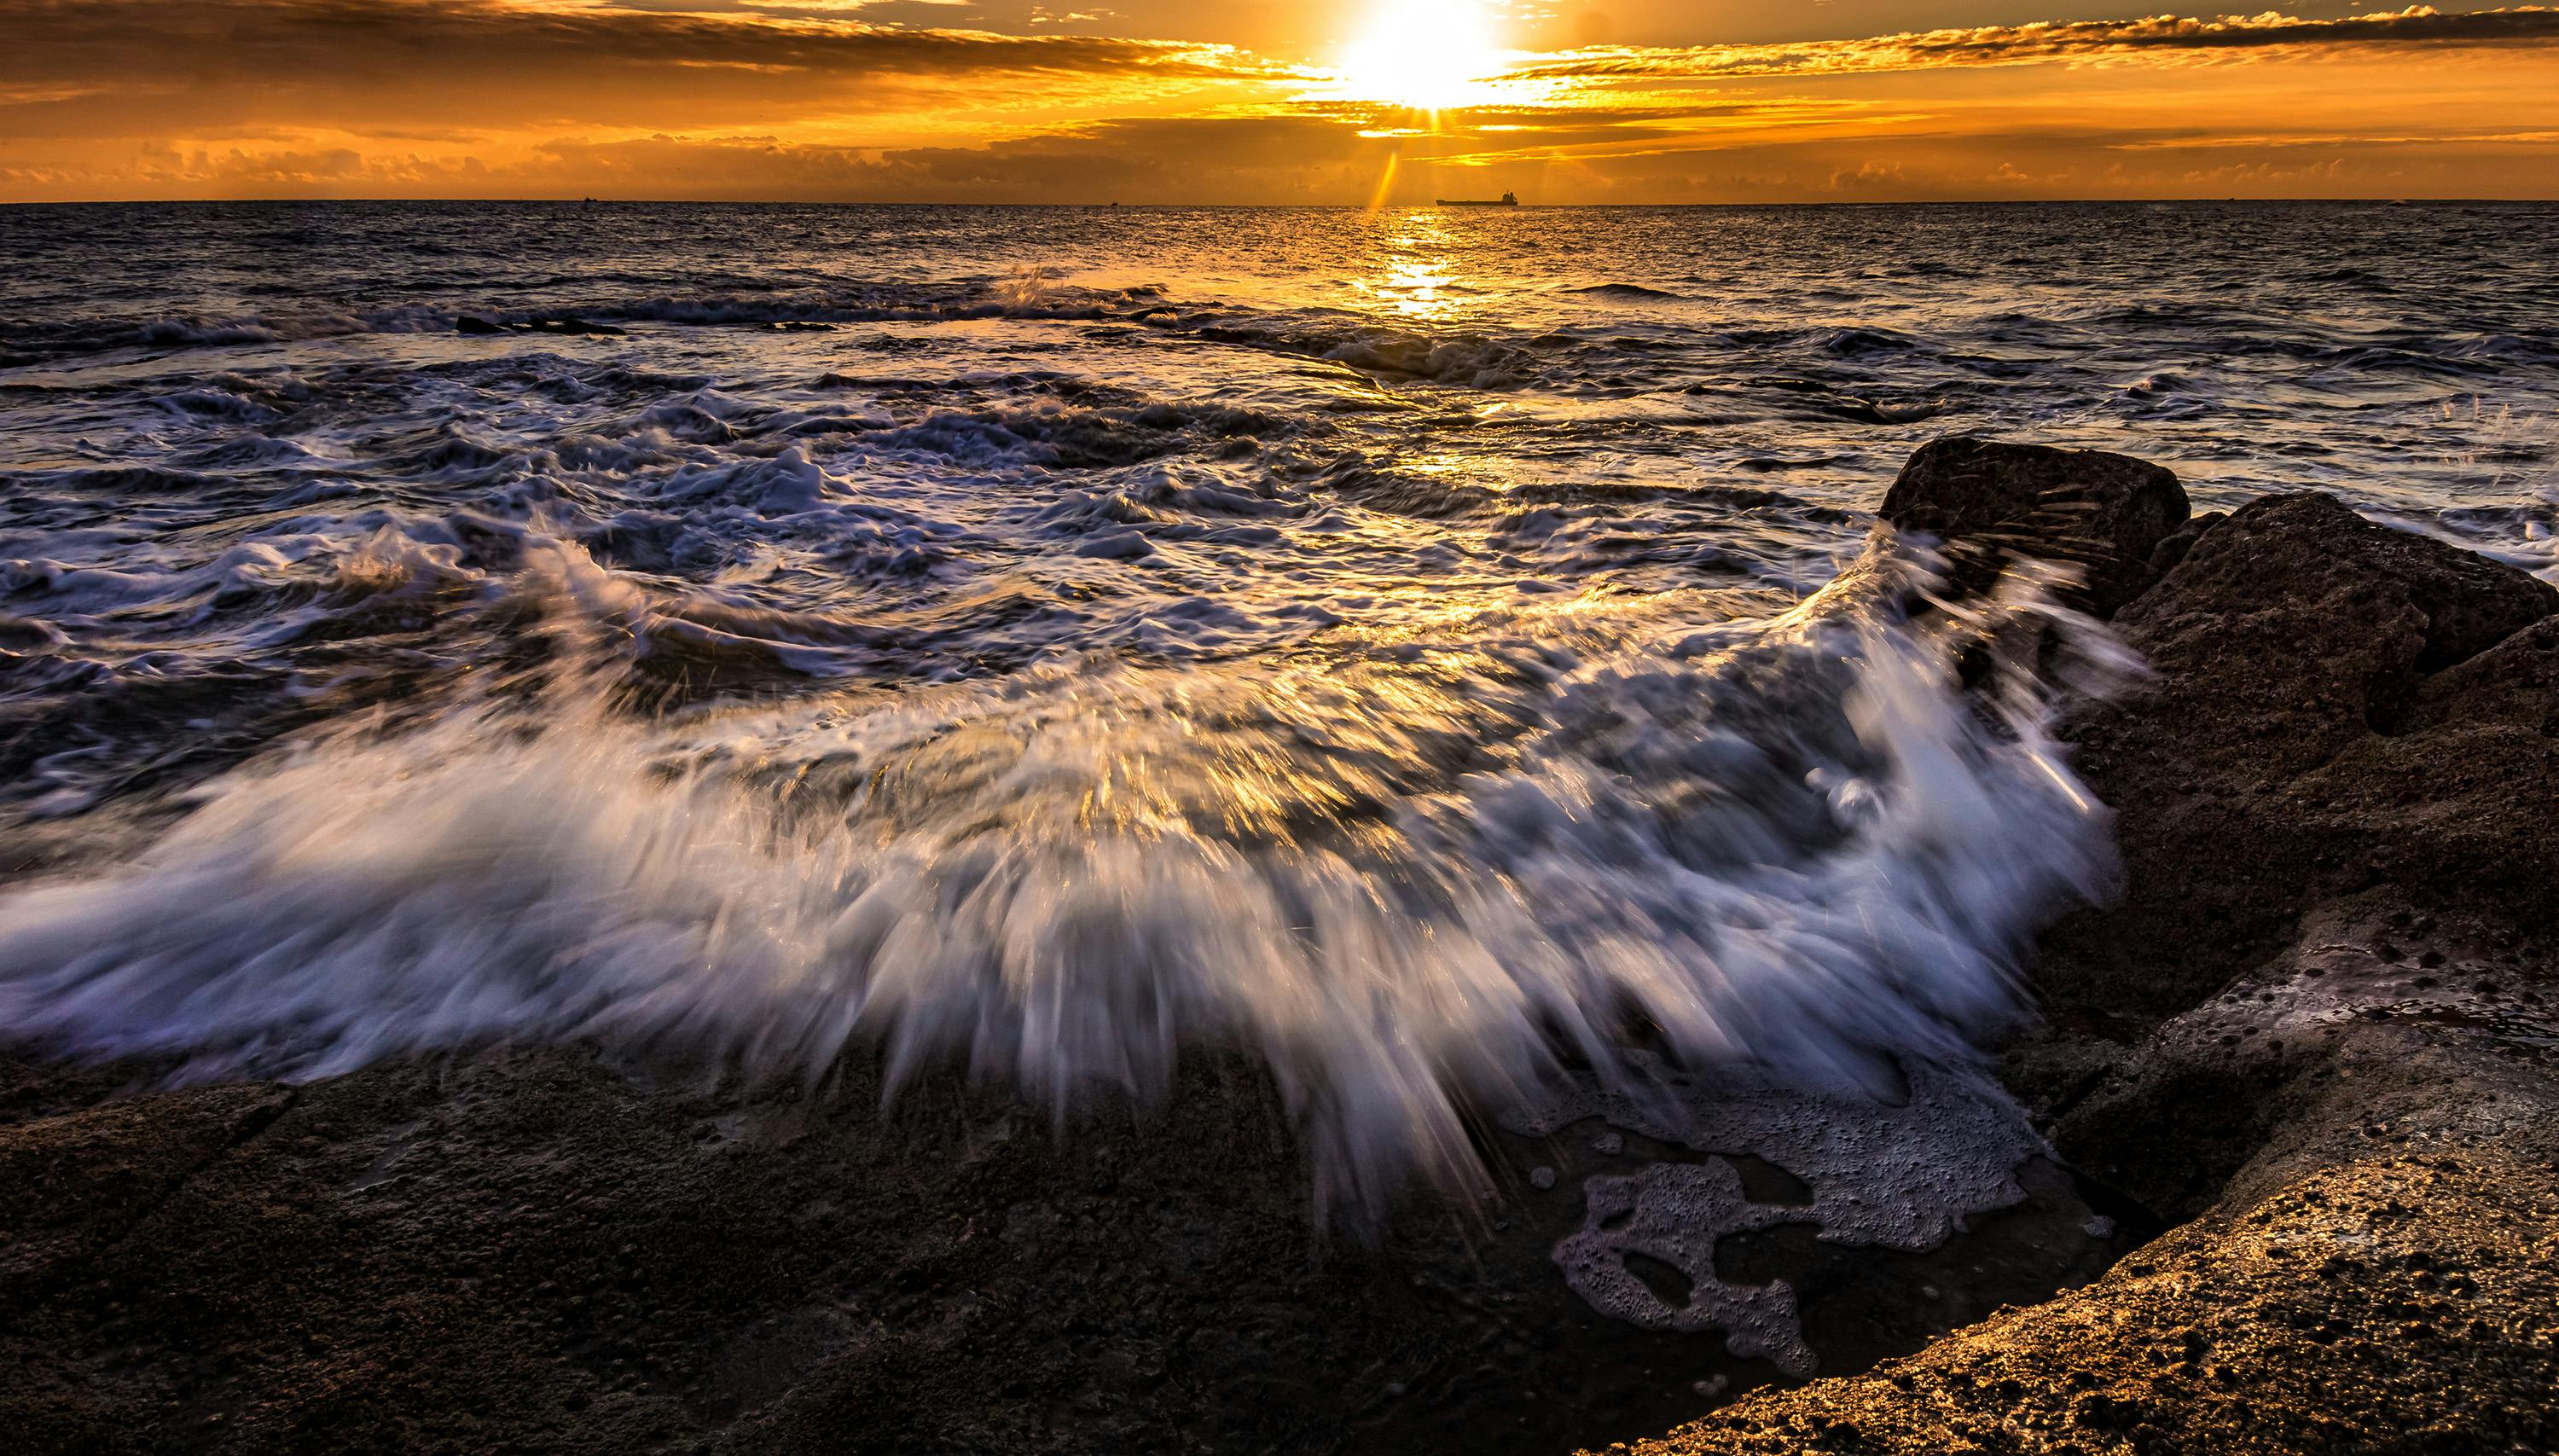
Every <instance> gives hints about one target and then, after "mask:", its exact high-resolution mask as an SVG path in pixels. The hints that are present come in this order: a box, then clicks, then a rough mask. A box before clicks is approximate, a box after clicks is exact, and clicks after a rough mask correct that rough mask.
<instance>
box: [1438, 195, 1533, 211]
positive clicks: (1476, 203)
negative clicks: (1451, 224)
mask: <svg viewBox="0 0 2559 1456" xmlns="http://www.w3.org/2000/svg"><path fill="white" fill-rule="evenodd" d="M1519 205H1520V200H1519V194H1518V193H1515V192H1506V193H1503V194H1502V195H1501V199H1500V200H1499V201H1498V202H1483V201H1480V200H1469V199H1466V198H1441V199H1440V200H1439V206H1440V207H1443V208H1516V207H1518V206H1519Z"/></svg>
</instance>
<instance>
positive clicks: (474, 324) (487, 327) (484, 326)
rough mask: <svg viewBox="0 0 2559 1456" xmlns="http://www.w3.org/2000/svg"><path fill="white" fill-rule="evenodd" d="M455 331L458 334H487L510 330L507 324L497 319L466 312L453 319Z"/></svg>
mask: <svg viewBox="0 0 2559 1456" xmlns="http://www.w3.org/2000/svg"><path fill="white" fill-rule="evenodd" d="M453 332H454V333H456V334H472V335H484V336H485V335H490V334H504V333H507V332H509V331H508V329H507V326H506V325H504V324H501V323H499V322H498V321H497V320H495V319H484V318H482V317H480V316H479V315H478V314H464V315H462V316H461V317H460V318H457V319H455V320H454V321H453Z"/></svg>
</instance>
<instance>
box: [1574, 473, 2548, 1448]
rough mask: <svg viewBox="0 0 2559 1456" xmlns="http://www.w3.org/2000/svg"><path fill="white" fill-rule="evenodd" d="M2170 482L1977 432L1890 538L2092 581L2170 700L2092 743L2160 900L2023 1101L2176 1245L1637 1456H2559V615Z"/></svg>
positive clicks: (2142, 706)
mask: <svg viewBox="0 0 2559 1456" xmlns="http://www.w3.org/2000/svg"><path fill="white" fill-rule="evenodd" d="M2140 464H2141V463H2140V462H2126V461H2125V460H2124V458H2123V457H2107V456H2088V455H2073V454H2070V453H2067V452H2053V451H2045V450H2040V449H2037V448H2035V447H2025V446H2009V445H2001V444H1996V443H1993V442H1987V441H1978V440H1961V441H1943V442H1939V443H1938V444H1937V445H1932V446H1930V447H1928V449H1926V450H1923V451H1921V452H1920V454H1919V456H1918V457H1916V458H1914V460H1913V462H1912V468H1911V469H1910V470H1908V471H1905V472H1904V473H1903V477H1902V480H1901V481H1900V482H1899V483H1897V484H1896V486H1895V487H1894V491H1893V495H1892V497H1891V498H1890V499H1888V500H1887V502H1886V504H1885V509H1884V512H1883V513H1884V514H1885V515H1886V517H1887V518H1889V519H1892V520H1894V521H1896V522H1898V523H1900V524H1903V525H1905V526H1908V527H1910V528H1913V529H1924V530H1927V531H1930V532H1932V533H1936V534H1942V535H1945V536H1947V537H1949V539H1950V550H1949V555H1950V557H1952V558H1954V559H1956V560H1959V561H1961V560H1964V559H1967V554H1969V559H1971V560H1972V561H1974V562H1976V563H1980V562H1983V561H1985V560H1990V561H1993V562H1994V563H1995V562H1996V561H1997V560H2004V559H2007V558H2008V557H2009V556H2012V555H2034V554H2043V555H2047V556H2049V555H2059V556H2063V557H2065V558H2066V559H2072V560H2076V561H2079V562H2081V563H2082V564H2083V565H2086V566H2087V567H2089V568H2090V579H2091V581H2092V583H2105V584H2109V585H2105V586H2101V587H2100V588H2099V589H2098V591H2097V592H2096V600H2097V602H2098V604H2099V605H2100V606H2101V607H2107V608H2109V609H2110V610H2111V615H2112V616H2113V619H2114V624H2115V627H2116V630H2117V631H2118V632H2119V633H2120V634H2121V635H2122V636H2123V638H2124V639H2125V641H2126V642H2127V643H2128V644H2129V645H2130V646H2131V647H2132V648H2134V649H2135V650H2136V651H2138V652H2140V653H2141V654H2142V655H2144V657H2146V658H2147V659H2148V661H2149V662H2150V664H2151V666H2152V668H2153V670H2154V672H2155V674H2156V675H2155V676H2154V677H2152V678H2151V679H2149V680H2148V681H2146V682H2145V683H2143V684H2141V685H2140V686H2138V687H2137V688H2135V689H2133V690H2132V691H2130V692H2127V693H2126V694H2124V695H2123V696H2121V697H2119V698H2117V699H2115V700H2113V701H2109V702H2103V703H2096V702H2082V703H2077V704H2074V705H2071V706H2070V707H2069V708H2068V709H2067V711H2066V712H2065V714H2064V719H2063V725H2062V734H2063V737H2064V738H2065V739H2066V740H2068V741H2069V742H2071V743H2072V744H2073V745H2074V747H2075V751H2076V755H2077V761H2078V766H2079V768H2080V771H2081V773H2082V775H2083V776H2084V777H2085V779H2086V780H2087V781H2088V783H2089V784H2090V785H2091V787H2092V788H2094V789H2095V791H2096V792H2097V794H2098V796H2099V797H2100V798H2101V799H2103V800H2104V801H2106V802H2107V803H2108V804H2110V805H2112V806H2113V807H2114V808H2115V809H2116V810H2117V812H2118V814H2119V829H2120V832H2121V835H2122V839H2123V853H2124V879H2123V887H2122V895H2121V897H2120V899H2119V900H2118V901H2117V902H2116V903H2114V904H2113V905H2110V906H2108V907H2105V908H2102V909H2094V910H2087V911H2083V912H2080V913H2078V914H2075V915H2072V916H2070V917H2068V918H2066V919H2064V920H2063V921H2062V922H2060V923H2059V924H2057V925H2055V926H2054V927H2052V928H2051V929H2050V931H2049V932H2047V933H2046V934H2045V935H2044V936H2043V938H2042V940H2041V942H2040V945H2039V946H2038V948H2037V954H2036V958H2035V960H2034V962H2033V964H2032V967H2031V971H2030V978H2031V981H2032V985H2033V987H2034V990H2035V992H2036V994H2037V995H2038V997H2039V998H2040V1000H2041V1002H2042V1009H2043V1011H2044V1015H2045V1020H2044V1022H2043V1024H2042V1025H2041V1026H2040V1027H2038V1028H2037V1029H2035V1030H2033V1031H2031V1032H2028V1033H2026V1034H2024V1035H2022V1036H2021V1037H2019V1038H2018V1039H2017V1040H2016V1041H2015V1042H2014V1043H2013V1044H2012V1045H2011V1046H2010V1047H2008V1048H2007V1049H2006V1052H2005V1061H2004V1070H2005V1073H2006V1077H2007V1080H2008V1082H2009V1083H2010V1085H2011V1087H2012V1090H2014V1091H2015V1092H2018V1093H2019V1094H2020V1095H2021V1097H2022V1098H2024V1099H2025V1100H2026V1101H2027V1102H2028V1104H2029V1105H2030V1107H2032V1109H2033V1110H2034V1112H2035V1113H2036V1115H2037V1117H2038V1120H2039V1122H2040V1124H2041V1125H2042V1126H2043V1127H2044V1128H2045V1129H2046V1130H2047V1133H2048V1135H2049V1136H2050V1137H2051V1138H2052V1140H2053V1143H2054V1145H2055V1147H2056V1149H2057V1150H2058V1151H2059V1152H2060V1153H2061V1154H2062V1155H2063V1156H2064V1157H2065V1158H2066V1159H2068V1160H2069V1161H2070V1162H2071V1163H2072V1164H2073V1165H2074V1166H2075V1167H2076V1168H2077V1169H2079V1170H2080V1171H2081V1172H2082V1173H2083V1174H2085V1175H2087V1176H2090V1177H2093V1178H2095V1179H2098V1180H2100V1181H2102V1182H2103V1183H2105V1184H2107V1185H2109V1186H2110V1187H2112V1188H2114V1189H2115V1190H2117V1191H2119V1192H2122V1193H2125V1194H2127V1195H2129V1196H2131V1197H2132V1198H2134V1199H2136V1200H2138V1201H2139V1202H2140V1204H2141V1205H2142V1206H2143V1207H2144V1208H2145V1209H2146V1210H2147V1211H2149V1212H2150V1213H2151V1214H2153V1215H2155V1216H2156V1217H2157V1218H2158V1219H2159V1220H2161V1221H2162V1222H2163V1223H2164V1224H2169V1225H2174V1226H2176V1227H2174V1228H2172V1229H2171V1230H2170V1232H2169V1233H2167V1234H2166V1235H2164V1236H2163V1237H2161V1238H2158V1239H2156V1240H2155V1241H2153V1242H2151V1243H2149V1244H2148V1245H2146V1246H2144V1247H2142V1248H2139V1249H2137V1250H2135V1251H2134V1252H2133V1253H2132V1254H2130V1255H2128V1256H2127V1257H2126V1258H2125V1259H2124V1260H2123V1261H2121V1262H2120V1263H2118V1264H2117V1265H2116V1266H2115V1267H2114V1268H2113V1269H2112V1270H2111V1271H2109V1272H2108V1273H2107V1274H2106V1275H2105V1276H2104V1277H2102V1278H2101V1279H2099V1280H2098V1281H2096V1282H2095V1283H2093V1284H2091V1285H2088V1286H2086V1287H2084V1288H2081V1289H2077V1290H2073V1291H2070V1292H2067V1293H2064V1294H2061V1295H2059V1296H2057V1297H2055V1298H2053V1299H2051V1300H2048V1301H2045V1302H2043V1303H2040V1304H2036V1305H2032V1306H2030V1307H2026V1308H2020V1309H2013V1310H2008V1311H2003V1312H2001V1313H2000V1314H1998V1315H1995V1316H1994V1317H1992V1318H1991V1319H1989V1320H1987V1321H1984V1322H1982V1323H1980V1324H1977V1325H1973V1326H1971V1327H1969V1328H1964V1329H1959V1330H1956V1331H1954V1332H1953V1333H1951V1334H1949V1335H1948V1336H1946V1337H1945V1338H1943V1339H1941V1340H1939V1341H1937V1342H1935V1343H1933V1344H1931V1345H1929V1346H1928V1347H1927V1348H1925V1349H1923V1350H1921V1351H1919V1352H1918V1353H1917V1354H1915V1355H1912V1356H1909V1357H1907V1358H1903V1359H1898V1360H1890V1361H1886V1362H1883V1363H1882V1364H1881V1365H1879V1366H1877V1367H1876V1368H1874V1369H1872V1370H1870V1371H1868V1372H1866V1373H1864V1374H1862V1375H1856V1376H1849V1377H1843V1378H1839V1379H1831V1380H1821V1381H1816V1382H1813V1383H1809V1384H1806V1385H1802V1386H1797V1387H1793V1388H1773V1387H1772V1388H1768V1389H1764V1390H1760V1391H1756V1392H1753V1393H1750V1394H1747V1395H1744V1396H1742V1397H1740V1398H1739V1399H1736V1400H1734V1401H1733V1402H1731V1404H1729V1405H1727V1406H1725V1407H1723V1408H1721V1409H1719V1410H1717V1411H1716V1412H1714V1413H1713V1414H1711V1415H1708V1416H1706V1417H1705V1418H1703V1419H1701V1420H1698V1421H1696V1422H1693V1423H1691V1424H1689V1425H1686V1426H1683V1427H1680V1428H1679V1429H1677V1430H1675V1431H1673V1432H1671V1433H1670V1434H1668V1435H1666V1436H1663V1437H1660V1438H1658V1439H1653V1440H1646V1441H1641V1442H1637V1443H1634V1444H1633V1445H1632V1446H1631V1447H1626V1446H1612V1447H1608V1448H1606V1449H1608V1450H1610V1451H1626V1450H1632V1451H1635V1452H1640V1453H1642V1456H1704V1453H1711V1452H1712V1453H1724V1452H1771V1453H1773V1452H1797V1451H1806V1450H1829V1451H1865V1452H1895V1453H1911V1456H1918V1453H1930V1456H1935V1453H1943V1452H2081V1453H2091V1456H2093V1453H2099V1452H2127V1451H2129V1452H2140V1453H2146V1456H2167V1453H2181V1456H2183V1453H2213V1452H2233V1453H2236V1452H2250V1453H2256V1452H2265V1453H2275V1452H2283V1453H2293V1452H2314V1451H2317V1452H2327V1451H2355V1452H2381V1451H2406V1452H2428V1453H2435V1452H2483V1453H2484V1452H2526V1451H2529V1452H2543V1451H2551V1450H2559V1394H2554V1391H2559V1348H2554V1340H2559V968H2554V955H2559V926H2554V924H2553V923H2552V921H2551V917H2550V905H2551V903H2552V898H2553V892H2554V890H2559V591H2554V590H2553V588H2552V587H2551V586H2550V585H2549V584H2548V583H2546V582H2542V581H2539V580H2536V579H2535V578H2533V577H2531V576H2528V575H2526V574H2524V573H2522V572H2519V571H2515V570H2513V569H2511V568H2509V567H2506V566H2503V565H2500V564H2498V563H2495V562H2492V561H2488V560H2486V559H2485V558H2483V557H2480V556H2478V555H2475V554H2473V553H2470V552H2466V551H2462V550H2460V549H2458V548H2456V547H2453V546H2450V545H2447V544H2445V543H2443V542H2440V541H2436V540H2433V539H2430V538H2427V537H2423V536H2418V535H2414V534H2411V533H2408V532H2403V531H2398V530H2393V529H2391V528H2389V527H2386V526H2383V525H2380V524H2377V523H2375V522H2373V521H2370V520H2367V519H2365V518H2363V517H2362V516H2361V515H2359V514H2357V513H2356V512H2355V511H2353V510H2351V509H2349V508H2348V507H2347V506H2346V505H2345V504H2344V503H2342V502H2341V501H2338V500H2337V499H2336V498H2334V497H2333V496H2329V495H2325V494H2320V493H2308V492H2306V493H2295V494H2285V495H2277V496H2270V497H2266V498H2263V499H2261V500H2258V501H2256V502H2253V503H2251V504H2249V505H2247V506H2245V507H2243V508H2241V509H2240V510H2236V511H2234V512H2232V513H2230V514H2229V515H2228V516H2227V517H2226V518H2225V517H2222V516H2218V515H2210V516H2203V517H2199V518H2197V519H2196V520H2194V521H2193V522H2191V523H2184V522H2183V510H2180V509H2178V507H2182V506H2183V492H2182V491H2179V492H2178V493H2177V506H2175V507H2173V506H2170V505H2169V504H2168V502H2169V491H2168V489H2167V488H2166V487H2163V486H2162V485H2161V484H2159V482H2158V477H2157V475H2153V474H2150V472H2153V471H2157V472H2158V474H2159V475H2165V474H2167V473H2166V472H2165V471H2159V469H2158V467H2155V466H2154V467H2147V468H2146V469H2143V470H2135V469H2133V468H2132V467H2134V466H2138V465H2140ZM2074 471H2075V472H2076V479H2070V477H2071V476H2072V475H2073V472H2074ZM2171 484H2173V478H2172V482H2171ZM2055 500H2058V501H2060V502H2062V503H2063V504H2064V506H2065V507H2066V510H2049V509H2047V508H2046V506H2045V504H2044V503H2048V502H2052V501H2055ZM1974 530H1978V531H1980V532H1982V534H1983V536H1984V537H1985V540H1984V541H1982V542H1979V543H1976V544H1974V545H1973V546H1971V547H1969V548H1968V547H1966V545H1965V533H1966V532H1968V531H1974ZM2047 530H2053V531H2056V533H2057V538H2058V541H2059V544H2060V546H2061V547H2062V549H2060V550H2048V549H2046V550H2038V547H2039V546H2040V545H2041V543H2042V542H2043V540H2044V536H2043V535H2042V534H2041V533H2042V532H2044V531H2047ZM2109 553H2111V556H2110V555H2109ZM1972 569H1974V570H1977V571H1978V570H1982V569H1984V568H1983V567H1982V566H1981V565H1979V564H1976V565H1975V566H1974V567H1973V568H1972ZM1989 569H1992V570H1994V571H1995V570H1996V565H1995V564H1994V565H1993V566H1991V567H1990V568H1989ZM2135 584H2138V589H2137V590H2129V591H2126V592H2125V593H2124V594H2123V595H2122V596H2120V598H2118V597H2115V596H2114V592H2115V590H2116V589H2117V588H2119V587H2125V588H2129V587H2132V586H2134V585H2135Z"/></svg>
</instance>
